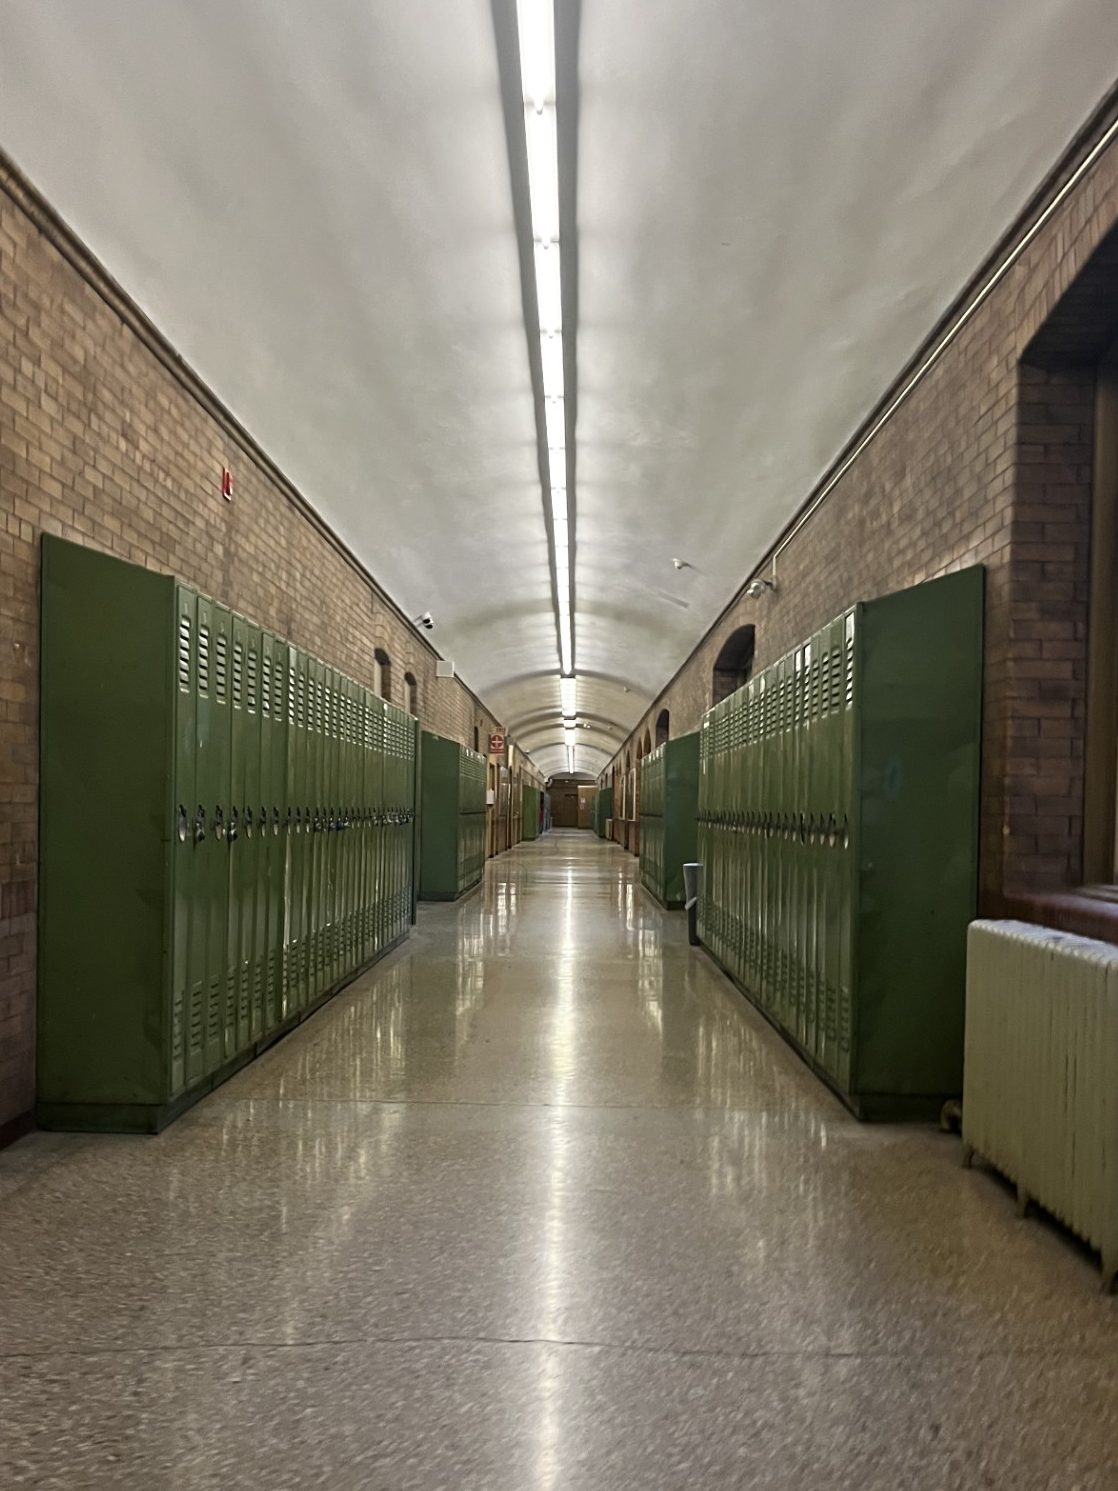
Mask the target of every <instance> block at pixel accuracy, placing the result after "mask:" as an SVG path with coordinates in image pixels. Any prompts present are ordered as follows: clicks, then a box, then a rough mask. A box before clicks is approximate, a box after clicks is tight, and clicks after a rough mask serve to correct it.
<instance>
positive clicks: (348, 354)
mask: <svg viewBox="0 0 1118 1491" xmlns="http://www.w3.org/2000/svg"><path fill="white" fill-rule="evenodd" d="M521 3H522V5H523V4H524V3H526V0H521ZM527 3H532V0H527ZM494 5H495V8H496V9H497V10H498V11H500V9H501V0H494ZM508 8H509V6H508V3H506V4H505V9H506V10H507V9H508ZM578 9H579V8H578V7H577V6H575V5H573V4H571V5H568V4H567V0H558V12H559V17H560V27H562V26H564V25H567V26H569V25H570V24H571V20H570V18H571V16H572V15H576V14H577V13H578ZM499 30H500V28H499V26H498V28H497V29H496V30H495V27H494V21H493V14H492V12H491V7H490V4H489V0H439V3H438V5H437V7H434V8H432V7H430V6H424V5H417V4H415V3H413V0H384V3H379V4H370V3H369V0H321V3H320V4H318V5H314V6H309V5H306V4H305V3H303V0H190V3H189V4H169V3H168V4H158V3H152V0H96V3H91V0H4V4H3V5H2V6H0V147H2V148H3V149H4V150H6V151H7V152H8V153H9V154H10V155H11V156H12V157H13V158H14V159H15V161H16V163H17V164H18V165H19V166H21V167H22V169H23V170H24V171H25V172H26V173H27V175H28V176H29V178H30V179H31V180H32V181H33V182H34V183H35V184H36V185H37V186H38V187H40V188H41V189H42V191H43V192H44V193H45V195H46V196H47V198H48V199H49V200H50V201H51V202H52V204H53V205H54V206H55V207H56V208H57V209H58V211H59V212H60V213H61V214H62V216H63V217H64V218H65V219H66V220H67V221H68V222H69V223H70V224H71V226H72V227H73V228H74V229H75V230H76V232H77V233H78V234H79V235H80V236H81V237H82V238H83V239H84V240H85V241H86V242H87V243H88V244H89V246H90V247H91V248H92V250H93V251H94V252H95V253H96V254H97V255H98V256H99V257H100V258H101V259H102V260H103V261H104V262H105V264H106V265H107V267H108V268H109V270H110V271H111V272H112V273H113V274H114V275H115V276H116V277H117V279H118V280H119V281H120V282H121V283H122V284H123V285H124V287H125V288H126V289H127V290H128V291H129V292H130V293H131V294H132V295H133V296H134V297H135V299H136V300H137V301H138V302H139V304H140V305H141V306H142V307H143V309H144V310H145V311H147V313H148V314H149V315H150V316H151V318H152V319H153V320H154V321H155V323H156V324H157V325H158V326H159V327H160V328H161V330H162V331H163V332H164V333H165V334H166V335H167V337H168V338H169V339H170V340H171V341H172V343H173V344H174V345H175V346H176V347H177V348H178V349H179V350H180V351H181V352H182V354H183V355H184V357H185V358H186V359H187V361H188V362H190V363H191V364H192V365H193V366H194V367H195V368H196V369H197V370H198V372H199V373H200V374H201V375H202V377H203V378H204V379H205V380H206V381H207V382H208V383H209V384H210V385H211V386H212V387H213V388H214V390H215V391H216V392H217V394H218V395H219V396H220V397H221V398H222V399H223V400H224V401H225V402H226V403H227V404H228V405H229V406H230V407H231V409H232V410H233V412H234V413H235V414H236V415H237V416H238V417H239V418H240V419H241V420H242V421H243V423H244V424H245V425H246V426H247V427H248V428H249V429H250V430H251V431H252V433H253V434H254V435H255V436H256V438H257V439H258V440H259V441H260V443H261V444H262V445H263V446H264V447H265V449H267V450H268V452H269V453H270V454H271V455H272V456H273V457H274V458H275V459H276V461H277V462H278V463H279V464H280V465H281V466H282V467H283V468H284V470H285V471H286V472H287V473H288V474H289V475H290V477H291V478H292V479H293V480H294V481H295V482H296V483H297V485H298V486H299V487H300V488H301V489H302V490H303V492H304V493H305V495H306V496H307V498H308V499H309V500H310V501H311V503H312V504H313V505H314V506H315V507H316V508H317V509H318V510H319V511H320V512H321V514H322V515H323V517H324V518H325V519H326V520H327V521H328V522H329V523H330V524H331V525H332V526H333V527H334V529H335V530H336V531H337V532H338V533H339V534H340V535H341V537H342V538H343V539H344V540H345V541H346V542H347V543H348V544H349V545H350V546H351V547H352V548H353V550H354V551H355V552H356V554H357V555H358V556H359V558H360V559H361V560H362V561H363V562H364V563H365V564H366V565H367V566H368V568H369V569H370V570H371V571H372V572H373V573H374V574H375V575H376V576H377V577H378V579H380V580H381V581H382V583H383V584H384V585H385V586H386V588H387V589H388V590H389V591H390V592H391V593H392V594H393V595H394V596H395V597H396V598H397V599H398V601H399V602H400V603H401V605H402V606H403V607H404V609H405V610H407V611H408V613H409V614H416V613H418V612H420V611H423V610H426V609H428V608H429V609H430V610H431V611H432V612H433V613H434V616H435V620H436V630H435V632H434V634H433V640H434V641H435V642H436V644H437V645H438V646H439V648H440V650H441V651H442V652H443V653H444V655H446V656H447V657H451V658H453V659H454V661H455V662H456V664H457V666H458V668H459V671H460V672H461V674H462V676H463V677H464V678H465V679H466V680H467V682H468V683H469V684H470V685H471V686H472V687H473V688H474V689H475V690H476V691H477V692H478V693H479V694H481V696H482V697H483V698H485V700H486V701H487V703H488V704H489V705H490V706H491V707H492V708H493V709H494V710H495V711H496V712H497V713H498V715H500V716H501V717H502V718H503V719H504V720H505V721H506V723H507V725H508V726H509V728H510V729H511V730H512V731H513V732H514V734H516V735H517V737H518V738H519V739H521V741H522V743H523V744H524V745H525V746H526V748H527V749H528V750H529V751H530V752H531V754H532V756H533V759H534V760H535V761H536V763H537V764H538V766H539V767H540V768H541V770H544V771H557V770H561V769H563V768H565V766H566V753H565V750H564V746H563V734H562V729H561V719H560V690H559V682H558V672H559V662H558V656H557V651H556V626H555V616H554V606H553V594H552V569H551V558H550V555H549V540H548V529H547V524H546V517H545V504H544V497H543V493H542V492H541V485H540V471H539V458H538V450H537V434H538V432H537V405H536V394H538V389H536V390H534V389H533V383H532V377H531V374H530V367H529V357H528V340H527V338H526V335H525V314H526V312H525V298H524V295H523V286H522V282H521V270H520V263H519V259H518V246H517V222H518V218H517V211H518V209H517V207H516V205H515V203H514V195H513V189H512V187H511V185H510V164H509V162H510V157H509V151H508V144H507V139H506V124H505V116H504V114H503V112H502V102H501V93H500V68H499V59H498V37H499ZM578 39H579V52H578V70H577V78H578V85H577V86H578V131H577V145H578V179H577V183H576V186H577V194H576V196H575V198H574V200H575V201H576V203H577V233H578V240H577V304H578V322H577V341H575V340H573V337H572V342H571V346H572V347H573V348H574V349H575V354H576V358H577V427H576V430H575V446H574V449H575V452H576V462H577V478H578V480H577V489H575V490H574V493H573V496H574V507H575V523H576V527H575V532H576V534H577V550H576V552H575V558H574V567H573V575H574V586H573V593H574V628H575V656H574V667H575V672H576V674H577V676H578V685H577V708H578V713H579V718H580V723H581V724H582V725H585V726H586V727H588V728H585V729H583V728H580V729H579V730H578V732H577V739H578V752H577V763H576V764H577V765H578V767H580V768H582V769H589V770H592V771H596V770H599V769H600V768H601V767H602V766H604V765H605V763H606V762H607V761H608V759H609V758H610V756H612V754H613V753H614V751H615V750H616V749H617V747H618V745H619V744H620V743H621V740H622V739H623V736H624V733H625V732H626V731H627V730H628V729H629V728H631V726H632V725H633V724H634V723H635V721H636V720H637V719H638V718H639V716H640V714H641V713H642V712H643V710H644V709H645V708H646V706H647V703H648V701H649V699H650V698H651V697H652V696H653V695H654V694H655V693H656V692H657V691H658V689H659V688H660V687H661V686H662V684H663V683H664V682H665V680H666V679H667V677H668V676H669V675H670V674H671V673H672V672H673V671H674V670H675V668H676V667H677V666H678V665H679V664H680V662H681V661H682V660H683V659H684V658H685V656H686V655H687V653H688V652H689V651H690V649H691V647H692V646H693V645H694V643H695V642H696V640H697V639H698V637H699V636H700V634H701V633H702V632H703V630H704V629H705V628H706V626H707V625H709V623H710V622H711V621H712V619H713V618H714V616H715V615H716V614H717V612H718V611H719V610H720V608H721V606H722V605H723V604H724V602H725V601H726V600H727V599H728V597H729V596H730V594H731V593H732V592H733V590H734V589H735V587H736V586H737V585H738V584H739V583H740V581H741V579H742V578H743V576H744V575H745V574H747V573H748V571H749V570H750V569H751V568H752V567H753V565H754V564H755V563H756V561H757V560H758V558H759V556H760V555H761V554H762V552H763V551H764V549H765V548H766V547H767V545H768V544H769V543H770V542H771V540H772V539H773V538H774V536H775V535H776V533H777V532H778V531H779V529H780V528H781V526H782V525H783V524H784V523H785V522H786V521H787V519H788V518H789V517H790V516H791V514H792V512H793V511H794V510H795V509H796V507H797V506H798V505H799V503H800V502H801V501H802V499H803V498H804V496H805V495H806V493H807V492H808V490H809V489H810V488H811V486H812V485H813V484H814V482H815V481H816V479H817V478H818V477H819V475H820V473H821V472H822V471H823V470H824V469H825V468H826V466H827V465H828V463H829V461H830V460H831V459H832V458H833V456H834V455H835V454H836V452H837V451H838V450H839V448H840V447H841V446H842V445H843V443H844V442H845V440H846V438H847V437H848V436H849V435H850V433H851V432H852V431H853V430H854V429H855V428H856V426H857V425H858V423H859V422H860V420H861V419H862V417H863V416H864V415H865V414H866V412H867V411H868V409H869V408H870V407H871V406H872V404H873V403H874V402H875V401H876V399H877V398H878V397H879V396H880V394H881V393H882V392H883V390H884V389H885V387H886V386H887V384H888V383H889V382H890V380H891V378H892V377H893V375H894V374H895V373H896V372H897V370H898V369H899V368H900V366H901V365H902V364H903V363H904V362H905V361H906V359H907V358H908V357H909V355H910V354H911V353H912V352H913V350H914V349H915V347H916V346H917V345H918V344H919V342H920V341H921V340H922V338H923V337H924V336H925V335H926V333H927V332H928V331H929V329H930V328H931V326H932V325H933V324H934V323H935V321H936V320H937V318H938V317H939V315H940V314H941V312H942V311H943V310H944V308H945V307H946V306H947V305H948V303H949V302H950V301H951V299H952V298H953V297H954V295H955V294H956V292H957V291H958V290H959V288H960V287H961V285H962V284H963V283H964V282H965V281H966V279H967V278H968V277H969V276H970V274H971V273H972V272H973V270H974V269H975V268H976V267H977V265H978V264H979V262H980V261H981V260H982V258H983V257H984V256H985V254H986V253H987V252H988V251H989V249H990V247H991V246H992V244H993V243H994V242H995V241H996V239H997V238H998V236H999V235H1000V233H1001V232H1002V231H1003V230H1004V229H1005V228H1006V226H1007V225H1008V224H1009V223H1010V222H1011V220H1012V219H1013V218H1014V216H1015V215H1016V214H1017V212H1018V211H1019V209H1020V208H1021V206H1022V205H1023V204H1024V202H1025V200H1026V199H1027V198H1028V196H1029V195H1030V193H1031V192H1032V191H1033V189H1034V188H1035V187H1036V186H1037V185H1038V184H1039V182H1040V181H1041V179H1042V178H1043V177H1044V175H1045V174H1046V172H1047V171H1048V170H1049V169H1050V167H1051V166H1052V164H1053V163H1054V162H1055V160H1056V159H1057V157H1058V156H1059V155H1060V153H1061V152H1062V150H1063V149H1064V147H1065V146H1066V145H1067V143H1068V142H1069V140H1070V138H1071V137H1072V136H1073V134H1074V133H1075V131H1076V129H1077V128H1078V127H1079V126H1080V125H1081V123H1082V122H1083V121H1084V119H1085V118H1086V117H1087V116H1088V114H1089V113H1090V111H1091V110H1092V108H1093V107H1094V105H1095V103H1096V102H1097V101H1098V100H1099V98H1100V97H1101V96H1102V95H1103V94H1104V92H1105V91H1106V90H1107V89H1108V88H1109V87H1110V86H1111V85H1112V84H1113V82H1114V79H1115V71H1116V66H1115V58H1116V57H1118V6H1115V5H1114V4H1113V0H983V3H982V4H976V3H975V0H937V3H935V4H919V3H916V0H860V3H859V4H857V5H841V4H836V3H834V0H751V3H748V4H746V3H742V0H689V3H687V4H680V3H679V0H584V3H583V5H582V6H581V28H580V34H579V38H578ZM570 102H571V101H570V100H569V99H568V105H569V104H570ZM559 103H560V111H561V113H562V109H563V105H564V100H563V98H562V97H560V100H559ZM521 148H523V146H521ZM513 174H514V176H515V172H514V173H513ZM522 217H523V214H522V212H521V221H522ZM567 262H571V263H572V264H573V263H574V262H575V260H574V259H573V257H572V258H571V260H570V261H568V260H567V259H565V260H564V263H565V264H566V263H567ZM530 320H531V317H530V316H529V321H530ZM575 330H576V328H574V327H570V326H565V328H564V331H565V335H568V336H572V334H573V333H574V332H575ZM673 557H681V558H684V559H686V560H687V561H688V562H689V565H690V566H691V567H690V568H686V569H682V570H676V569H675V568H674V567H673V564H672V559H673Z"/></svg>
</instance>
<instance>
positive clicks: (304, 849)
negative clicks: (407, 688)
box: [284, 647, 312, 1018]
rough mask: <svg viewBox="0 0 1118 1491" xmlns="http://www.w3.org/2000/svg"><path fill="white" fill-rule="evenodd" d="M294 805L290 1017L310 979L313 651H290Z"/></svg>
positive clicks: (289, 870)
mask: <svg viewBox="0 0 1118 1491" xmlns="http://www.w3.org/2000/svg"><path fill="white" fill-rule="evenodd" d="M288 654H289V661H288V688H289V690H290V694H289V703H288V788H289V791H290V794H291V804H290V806H289V808H288V819H287V829H288V841H287V842H288V857H287V929H288V930H287V956H286V964H287V975H286V978H285V980H284V989H285V1003H284V1017H285V1018H286V1017H287V1016H289V1015H292V1014H295V1013H296V1012H297V1011H299V1010H300V1009H302V1008H303V1005H304V1004H305V1003H306V993H307V979H308V944H309V941H310V926H309V913H310V906H309V888H310V843H311V809H310V799H311V791H310V748H309V742H310V733H311V718H310V716H311V711H312V704H311V700H310V685H309V679H308V676H307V662H308V659H307V655H306V653H305V652H303V651H302V650H301V649H300V648H297V647H291V648H289V649H288Z"/></svg>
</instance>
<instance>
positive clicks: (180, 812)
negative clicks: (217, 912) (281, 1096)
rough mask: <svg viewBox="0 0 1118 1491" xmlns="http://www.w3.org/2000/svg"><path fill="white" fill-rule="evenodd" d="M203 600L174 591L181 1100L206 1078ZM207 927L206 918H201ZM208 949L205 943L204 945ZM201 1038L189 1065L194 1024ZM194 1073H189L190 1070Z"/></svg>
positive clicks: (176, 1026) (176, 1036) (175, 945)
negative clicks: (198, 767)
mask: <svg viewBox="0 0 1118 1491" xmlns="http://www.w3.org/2000/svg"><path fill="white" fill-rule="evenodd" d="M197 627H198V597H197V595H196V593H195V592H194V591H193V590H191V589H189V587H187V586H186V585H177V586H176V587H175V740H174V753H175V755H174V766H173V783H174V785H173V789H172V790H173V795H174V805H173V812H174V828H173V840H172V865H173V872H172V873H173V876H174V882H173V889H172V898H171V908H172V909H171V1060H170V1071H171V1091H170V1094H169V1095H170V1096H171V1097H176V1096H177V1095H178V1094H179V1093H180V1092H182V1091H183V1090H184V1089H185V1088H186V1087H187V1086H189V1085H191V1084H192V1083H193V1082H195V1081H197V1080H198V1078H199V1077H200V1076H201V1075H202V1063H201V1051H202V1043H201V1039H200V1025H201V1009H202V977H203V970H204V967H205V964H204V960H203V963H202V965H201V968H200V969H199V977H198V980H197V992H195V984H194V983H193V982H192V980H191V950H192V949H191V937H192V928H191V917H192V914H193V915H194V916H195V918H196V919H197V913H196V912H194V902H195V898H196V895H197V884H196V881H197V875H196V869H197V846H196V844H195V814H196V812H197V804H196V796H197V794H196V792H195V785H194V756H195V731H196V729H197V723H196V718H195V710H196V698H195V694H196V689H197V661H196V656H195V652H196V644H197ZM202 924H203V927H204V926H205V916H204V914H203V916H202ZM203 945H204V943H203ZM195 1020H197V1022H198V1034H196V1035H195V1036H194V1049H193V1051H192V1053H191V1058H190V1061H189V1063H188V1057H187V1050H188V1046H189V1045H190V1041H191V1035H192V1031H193V1030H194V1021H195ZM188 1068H189V1069H188Z"/></svg>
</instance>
